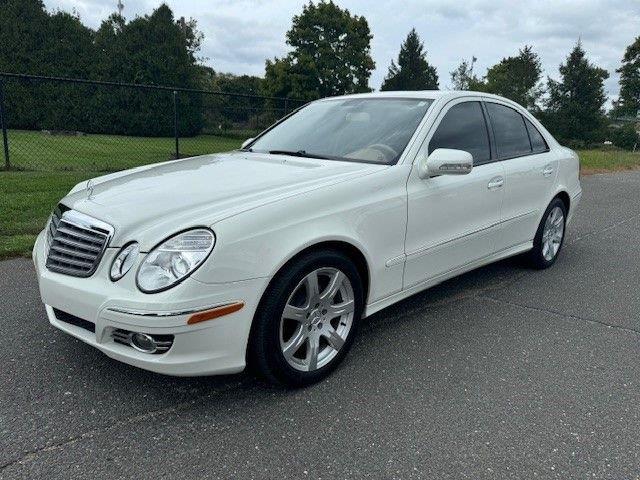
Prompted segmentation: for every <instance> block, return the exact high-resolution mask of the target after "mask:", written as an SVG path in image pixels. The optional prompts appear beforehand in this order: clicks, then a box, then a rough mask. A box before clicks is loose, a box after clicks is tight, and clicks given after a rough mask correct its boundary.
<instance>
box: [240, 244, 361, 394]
mask: <svg viewBox="0 0 640 480" xmlns="http://www.w3.org/2000/svg"><path fill="white" fill-rule="evenodd" d="M362 307H363V290H362V282H361V279H360V275H359V273H358V270H357V268H356V267H355V266H354V264H353V263H352V262H351V261H350V260H349V258H348V257H346V256H345V255H343V254H342V253H340V252H334V251H324V252H311V253H309V254H306V255H304V256H303V257H301V258H300V259H298V260H297V261H295V262H294V263H293V264H292V265H290V266H289V267H288V268H287V269H286V270H285V271H284V272H282V273H280V274H279V275H278V276H276V278H275V279H274V281H273V282H272V285H270V287H269V288H268V290H267V292H266V293H265V296H264V297H263V301H262V302H261V303H260V306H259V307H258V311H257V313H256V317H255V319H254V324H253V328H252V332H251V338H250V343H249V352H248V354H249V362H250V364H251V366H253V367H254V368H255V369H257V370H258V373H260V374H261V375H262V376H264V377H266V378H267V379H269V380H272V381H276V382H278V383H282V384H285V385H288V386H304V385H308V384H311V383H314V382H317V381H318V380H321V379H322V378H324V377H326V376H327V375H328V374H329V373H330V372H331V371H332V370H333V369H334V368H335V367H336V366H337V365H338V364H339V363H340V362H341V361H342V359H343V358H344V356H345V355H346V354H347V352H348V350H349V348H350V347H351V344H352V343H353V339H354V336H355V333H356V330H357V327H358V322H359V320H360V317H361V315H362Z"/></svg>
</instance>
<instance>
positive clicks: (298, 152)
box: [269, 150, 332, 160]
mask: <svg viewBox="0 0 640 480" xmlns="http://www.w3.org/2000/svg"><path fill="white" fill-rule="evenodd" d="M269 153H270V154H271V155H290V156H292V157H307V158H319V159H321V160H332V159H331V157H326V156H324V155H318V154H315V153H309V152H306V151H304V150H296V151H294V150H269Z"/></svg>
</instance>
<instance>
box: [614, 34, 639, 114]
mask: <svg viewBox="0 0 640 480" xmlns="http://www.w3.org/2000/svg"><path fill="white" fill-rule="evenodd" d="M616 72H618V73H619V74H620V96H619V97H618V100H617V101H616V102H614V105H613V114H614V115H618V116H634V117H635V116H636V115H637V114H638V112H640V37H638V38H636V39H635V41H634V42H633V43H632V44H631V45H629V46H628V47H627V49H626V50H625V52H624V57H623V58H622V66H621V67H620V68H619V69H618V70H616Z"/></svg>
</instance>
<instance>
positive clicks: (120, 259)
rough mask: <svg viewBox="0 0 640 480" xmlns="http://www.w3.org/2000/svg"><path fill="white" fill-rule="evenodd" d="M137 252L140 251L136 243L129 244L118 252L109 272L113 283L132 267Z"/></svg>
mask: <svg viewBox="0 0 640 480" xmlns="http://www.w3.org/2000/svg"><path fill="white" fill-rule="evenodd" d="M139 251H140V249H139V247H138V244H137V243H130V244H129V245H127V246H126V247H124V248H123V249H122V250H120V253H118V255H117V256H116V258H114V259H113V263H112V264H111V272H109V276H110V277H111V280H113V281H114V282H115V281H116V280H120V279H121V278H122V277H124V276H125V274H126V273H127V272H128V271H129V269H130V268H131V267H132V266H133V264H134V262H135V261H136V258H138V252H139Z"/></svg>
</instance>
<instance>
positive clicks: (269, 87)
mask: <svg viewBox="0 0 640 480" xmlns="http://www.w3.org/2000/svg"><path fill="white" fill-rule="evenodd" d="M371 38H372V35H371V33H370V31H369V25H368V23H367V21H366V19H365V18H364V17H361V16H358V15H351V13H350V12H349V10H346V9H345V10H343V9H341V8H340V7H339V6H337V5H336V4H335V3H333V1H331V0H329V1H324V0H323V1H320V2H319V3H317V4H314V3H313V2H309V3H308V4H307V5H305V6H304V7H303V8H302V13H301V14H300V15H295V16H294V17H293V22H292V26H291V29H290V30H289V31H288V32H287V44H288V45H289V46H290V47H291V48H292V50H291V52H290V53H289V54H288V55H287V56H286V57H284V58H281V59H277V58H276V59H274V60H273V61H271V60H267V62H266V71H265V89H264V91H265V93H267V94H268V95H272V96H286V97H294V98H301V99H313V98H319V97H327V96H332V95H342V94H347V93H356V92H366V91H369V90H370V89H369V86H368V81H369V77H370V75H371V72H372V70H373V69H374V67H375V63H374V62H373V59H372V58H371V46H370V43H371Z"/></svg>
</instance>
